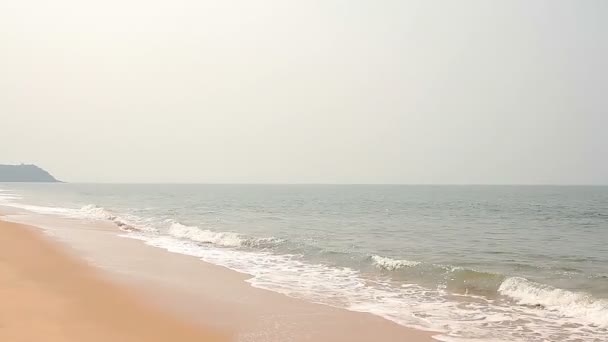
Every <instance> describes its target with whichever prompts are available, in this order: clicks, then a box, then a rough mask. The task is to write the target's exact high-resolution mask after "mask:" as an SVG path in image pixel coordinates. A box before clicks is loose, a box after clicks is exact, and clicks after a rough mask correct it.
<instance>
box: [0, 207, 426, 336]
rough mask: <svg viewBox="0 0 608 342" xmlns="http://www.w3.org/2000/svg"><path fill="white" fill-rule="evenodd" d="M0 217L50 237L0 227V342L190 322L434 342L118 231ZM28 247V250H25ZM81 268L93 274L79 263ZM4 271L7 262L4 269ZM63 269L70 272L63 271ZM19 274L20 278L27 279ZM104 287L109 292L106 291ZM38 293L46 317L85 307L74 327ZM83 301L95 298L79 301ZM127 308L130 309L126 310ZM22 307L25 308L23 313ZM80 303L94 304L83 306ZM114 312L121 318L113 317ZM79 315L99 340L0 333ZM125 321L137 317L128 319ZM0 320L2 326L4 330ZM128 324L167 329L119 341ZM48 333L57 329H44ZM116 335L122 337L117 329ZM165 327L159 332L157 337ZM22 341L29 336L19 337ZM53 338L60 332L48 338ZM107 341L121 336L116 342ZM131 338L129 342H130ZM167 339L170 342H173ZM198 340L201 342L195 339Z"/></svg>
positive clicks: (246, 331)
mask: <svg viewBox="0 0 608 342" xmlns="http://www.w3.org/2000/svg"><path fill="white" fill-rule="evenodd" d="M0 210H1V212H0V214H1V213H4V214H7V215H9V216H7V218H8V219H10V220H12V221H22V222H27V224H31V225H35V226H40V227H46V228H45V229H44V231H46V232H48V233H50V234H52V239H51V238H49V237H48V236H47V235H46V234H43V233H42V231H43V230H42V229H41V228H37V227H30V226H24V225H15V224H7V223H2V226H1V227H0V304H2V303H3V302H4V301H5V300H4V297H5V296H6V295H5V294H4V293H5V291H7V290H9V289H10V291H13V292H11V294H9V296H10V297H15V296H17V295H18V296H19V298H20V299H18V300H17V301H15V302H14V303H13V304H11V305H12V306H13V308H12V309H10V308H7V307H4V306H1V305H0V341H2V342H4V341H5V340H7V341H36V342H37V341H51V342H55V341H79V342H80V341H98V340H104V341H132V340H137V341H148V340H149V341H171V340H175V341H190V340H189V339H188V338H182V337H180V336H181V335H179V333H175V332H174V331H175V330H179V329H173V328H172V327H169V325H168V324H167V323H166V322H167V321H170V322H172V323H171V324H170V325H171V326H178V325H180V324H181V326H185V324H184V323H179V322H176V320H182V321H184V322H188V323H189V324H197V325H200V326H201V327H203V328H211V329H212V330H213V331H229V332H230V333H231V335H232V340H235V341H237V340H238V341H247V342H287V341H289V342H369V341H377V342H384V341H388V342H427V341H433V340H434V339H432V337H431V336H432V335H433V333H430V332H426V331H419V330H414V329H409V328H405V327H403V326H400V325H397V324H395V323H393V322H390V321H388V320H385V319H383V318H381V317H378V316H374V315H371V314H367V313H358V312H352V311H347V310H344V309H339V308H334V307H330V306H326V305H320V304H313V303H310V302H307V301H303V300H299V299H295V298H291V297H288V296H285V295H282V294H279V293H276V292H270V291H266V290H261V289H257V288H253V287H252V286H250V285H249V284H247V283H246V282H245V281H246V279H247V278H248V276H247V275H245V274H241V273H237V272H234V271H232V270H229V269H226V268H223V267H221V266H216V265H213V264H209V263H206V262H203V261H201V260H199V259H198V258H196V257H190V256H186V255H182V254H176V253H169V252H167V251H165V250H164V249H160V248H156V247H151V246H148V245H145V244H144V243H142V242H141V241H137V240H133V239H126V238H122V237H119V236H117V233H120V231H119V230H117V228H116V226H114V225H112V224H103V223H92V222H87V221H80V220H76V221H74V220H64V219H58V218H53V217H50V216H46V215H33V214H32V213H26V216H24V217H25V218H26V219H21V217H20V216H19V212H18V211H14V210H12V209H7V208H4V207H2V208H0ZM4 227H8V228H4ZM12 241H16V242H12ZM17 242H18V243H19V244H21V246H19V245H18V244H17ZM28 243H29V244H33V245H32V246H27V244H28ZM4 245H7V246H10V248H9V249H5V250H2V249H4ZM34 245H35V246H34ZM57 248H60V250H57ZM9 252H10V254H11V257H12V259H11V260H12V261H11V262H8V263H7V262H6V260H8V259H7V257H6V256H4V255H5V254H6V255H8V254H7V253H9ZM47 254H50V255H55V256H59V257H60V259H61V262H60V264H61V265H70V266H68V267H62V268H63V269H67V271H68V272H67V273H66V272H65V271H62V272H61V273H58V272H56V271H55V270H54V268H55V267H57V266H56V264H57V262H56V261H53V258H48V257H47V256H46V255H47ZM40 259H43V260H45V261H44V263H39V262H38V261H37V260H40ZM76 260H78V261H76ZM85 260H86V261H87V262H88V263H89V264H92V265H94V266H95V267H93V266H86V265H84V261H85ZM66 263H67V264H66ZM5 264H8V265H9V266H10V268H9V267H7V266H6V265H5ZM16 265H21V267H22V268H23V267H25V266H27V265H29V266H28V267H29V271H28V272H20V273H19V274H22V275H21V276H20V277H17V278H15V279H14V280H11V283H12V285H10V286H7V285H4V284H9V282H8V281H5V280H4V279H5V278H7V277H8V276H9V275H11V274H13V277H14V275H15V274H16V273H17V272H16V270H15V269H16ZM100 268H101V270H102V271H101V272H100ZM70 269H72V271H71V272H70ZM76 269H77V270H76ZM51 270H52V271H51ZM9 271H10V272H9ZM24 275H28V277H25V276H24ZM7 279H8V278H7ZM31 279H33V280H31ZM87 279H88V280H87ZM43 281H44V282H43ZM45 282H49V284H51V285H52V284H54V283H59V284H61V286H58V285H53V286H48V285H45V284H46V283H45ZM81 283H86V284H87V285H86V288H90V287H93V285H95V286H94V287H93V291H87V292H86V293H89V294H88V295H86V294H85V295H83V294H81V293H77V296H76V297H78V298H80V299H77V300H72V299H70V297H69V296H74V292H78V291H80V290H79V289H80V288H82V285H76V284H81ZM109 283H111V284H113V285H110V284H109ZM31 284H34V285H36V284H38V285H36V286H37V287H35V288H30V287H29V286H33V285H31ZM40 288H43V289H44V288H49V289H50V288H54V289H55V290H53V291H46V292H45V291H44V290H40ZM110 288H111V290H109V289H110ZM104 291H105V292H104ZM129 291H136V294H137V295H133V293H134V292H133V293H129ZM17 292H18V293H17ZM13 293H14V294H13ZM100 293H107V296H108V297H113V298H114V296H117V295H118V294H119V295H120V298H119V299H113V301H110V300H108V299H103V300H101V302H99V301H97V298H98V296H97V295H98V294H100ZM39 294H44V295H45V297H44V298H45V300H47V301H50V302H51V304H52V308H53V310H54V311H58V312H64V311H66V310H65V308H70V307H71V306H66V302H72V301H74V302H76V301H79V302H81V303H86V304H81V305H83V306H84V307H82V306H81V307H80V308H79V310H80V311H79V313H74V314H73V316H75V317H77V320H73V319H72V318H65V319H64V320H63V321H62V322H63V323H61V324H63V325H59V324H58V323H57V322H59V321H58V320H57V318H56V317H54V316H58V317H61V316H59V315H48V314H46V313H47V312H49V311H50V310H47V309H46V307H47V306H51V304H41V303H45V302H44V301H39V300H31V299H28V298H30V297H32V296H37V295H39ZM87 296H93V297H94V298H93V299H91V298H88V299H87ZM82 297H84V298H82ZM142 301H144V302H142ZM126 302H128V303H129V304H125V303H126ZM24 303H27V306H25V305H24ZM89 303H94V304H95V305H88V304H89ZM132 303H134V304H132ZM100 304H101V306H99V307H98V306H97V305H100ZM15 307H20V308H26V307H27V308H28V310H31V311H32V312H36V313H37V314H36V315H33V316H32V317H37V319H36V322H33V321H32V323H29V321H28V322H26V321H25V320H24V318H23V317H29V316H30V315H29V314H27V315H26V314H25V313H21V314H19V315H14V314H12V312H15V310H17V309H15ZM64 307H65V308H64ZM117 308H120V309H117ZM123 308H128V309H129V310H131V311H130V312H128V313H127V312H126V311H123V310H122V309H123ZM158 308H162V313H164V314H165V315H164V316H163V315H162V314H161V313H159V312H158V310H159V309H158ZM117 311H120V312H118V313H117ZM132 311H138V312H139V311H141V312H143V313H145V314H147V315H148V316H151V317H144V315H142V313H137V312H132ZM80 312H82V313H80ZM114 314H116V316H114ZM6 315H8V317H10V320H8V319H5V318H4V316H6ZM98 316H100V317H101V316H103V319H104V320H106V321H105V322H106V323H103V324H102V323H101V322H98V321H99V320H100V319H99V318H98ZM167 316H169V317H167ZM86 317H88V318H87V319H86V320H85V321H86V322H88V323H87V324H88V325H89V326H93V327H94V328H95V329H96V330H95V331H96V332H95V334H93V335H95V336H103V337H100V338H98V339H91V338H87V337H86V336H84V335H76V334H84V333H86V332H87V329H89V330H91V331H92V330H93V328H86V329H85V328H82V327H83V325H82V323H78V325H77V326H78V327H81V328H79V330H78V331H75V330H74V331H72V332H71V334H72V335H69V336H68V335H65V336H64V335H59V336H60V337H62V336H63V337H64V338H63V339H61V338H59V339H56V340H52V339H46V338H45V339H42V340H40V339H38V338H32V337H31V336H33V335H27V338H23V339H7V338H5V336H6V335H3V334H5V333H7V332H8V330H2V329H3V327H11V328H10V329H11V331H12V332H11V333H12V334H13V336H19V334H20V333H21V331H20V330H19V329H20V328H19V326H20V325H19V324H21V326H33V327H37V326H40V327H41V328H40V329H38V328H36V330H37V331H41V330H42V329H43V328H44V327H46V328H44V329H50V330H51V331H53V329H55V330H61V331H62V332H61V334H65V333H64V332H63V331H68V330H69V329H71V327H72V326H75V325H76V324H72V323H74V322H80V321H82V320H83V318H86ZM113 317H116V318H113ZM133 317H137V318H136V319H133ZM112 319H115V320H112ZM30 321H31V320H30ZM157 321H163V323H161V324H155V323H154V322H157ZM4 322H7V323H6V324H4ZM125 322H129V323H128V324H127V323H125ZM142 322H143V324H142ZM145 322H148V323H145ZM150 322H151V323H150ZM114 325H116V327H115V326H114ZM132 325H134V326H137V327H139V326H142V325H143V326H148V327H149V326H155V327H159V326H162V327H163V328H162V329H161V330H163V331H166V334H165V335H161V334H160V333H159V332H158V330H159V329H158V328H156V329H154V328H151V330H150V333H151V335H152V336H154V338H156V339H151V338H150V337H143V338H139V336H141V335H137V334H140V333H146V332H148V330H145V329H143V332H140V331H139V330H137V329H136V330H137V331H136V332H133V333H132V334H136V335H130V334H127V335H125V334H126V333H127V332H129V331H128V330H126V332H125V329H126V328H130V329H135V327H132ZM57 326H62V327H63V328H61V329H58V328H53V327H57ZM49 327H50V328H49ZM117 327H119V328H120V329H122V330H117ZM165 327H167V328H166V329H165ZM184 329H185V330H184V331H193V330H194V328H192V326H186V327H185V328H184ZM103 330H105V331H103ZM207 330H208V329H206V330H205V331H207ZM99 331H103V332H99ZM116 331H120V333H116ZM152 331H153V332H154V333H152ZM27 333H28V334H30V333H33V332H31V331H28V332H27ZM55 333H56V334H59V333H58V332H56V331H55ZM48 334H49V333H48V332H47V333H45V335H48ZM108 334H111V335H112V336H109V335H108ZM181 334H182V335H183V334H184V332H183V331H182V332H181ZM40 336H43V335H40ZM66 336H67V337H66ZM83 336H84V337H83ZM115 336H126V337H124V338H123V339H119V338H116V337H115ZM130 336H136V337H135V338H134V339H131V340H130V339H129V338H130ZM167 336H171V338H167ZM173 336H177V338H174V337H173ZM198 341H206V340H205V339H204V337H203V339H199V340H198Z"/></svg>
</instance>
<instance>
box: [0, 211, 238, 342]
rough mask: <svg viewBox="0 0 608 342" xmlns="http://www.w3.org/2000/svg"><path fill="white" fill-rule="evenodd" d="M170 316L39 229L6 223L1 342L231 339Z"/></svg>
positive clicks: (1, 238) (1, 255)
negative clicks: (77, 256) (44, 234)
mask: <svg viewBox="0 0 608 342" xmlns="http://www.w3.org/2000/svg"><path fill="white" fill-rule="evenodd" d="M218 336H219V335H218V334H215V333H212V332H210V331H207V330H205V329H203V328H200V327H199V326H198V325H197V326H195V325H192V324H189V323H186V322H183V321H181V320H178V319H176V318H175V317H172V316H171V315H168V314H167V313H165V312H163V311H161V310H159V309H158V308H157V307H152V306H151V305H149V304H147V303H146V302H145V301H144V300H143V299H142V298H140V297H138V296H137V295H135V294H134V293H130V292H129V290H127V289H123V288H120V287H117V286H116V285H114V284H111V283H109V282H108V281H106V280H104V279H103V278H102V277H100V276H99V275H98V272H97V271H96V270H95V269H94V268H92V267H89V266H87V265H86V264H85V263H83V262H81V261H80V260H77V259H75V258H73V257H71V256H68V255H67V254H66V253H65V252H64V251H63V250H61V249H60V248H59V246H58V245H57V244H55V243H52V242H50V241H47V239H45V238H44V237H42V236H41V234H40V233H39V232H36V231H33V229H32V228H30V227H27V226H23V225H18V224H14V223H8V222H3V221H0V341H3V342H20V341H24V342H25V341H27V342H38V341H40V342H42V341H44V342H62V341H74V342H76V341H78V342H81V341H88V342H95V341H100V342H101V341H104V342H107V341H114V342H122V341H124V342H135V341H146V342H156V341H158V342H160V341H180V342H187V341H197V342H201V341H228V340H229V339H227V338H220V337H218Z"/></svg>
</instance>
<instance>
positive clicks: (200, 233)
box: [168, 222, 282, 247]
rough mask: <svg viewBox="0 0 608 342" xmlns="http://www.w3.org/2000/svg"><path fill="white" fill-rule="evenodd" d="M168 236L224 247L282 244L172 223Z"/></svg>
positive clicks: (271, 240)
mask: <svg viewBox="0 0 608 342" xmlns="http://www.w3.org/2000/svg"><path fill="white" fill-rule="evenodd" d="M168 233H169V235H171V236H173V237H177V238H180V239H188V240H192V241H196V242H202V243H211V244H214V245H218V246H224V247H244V246H247V247H259V246H268V245H272V244H276V243H280V242H282V240H281V239H277V238H274V237H271V238H250V237H249V238H248V237H245V236H243V235H241V234H237V233H233V232H215V231H211V230H208V229H201V228H199V227H193V226H186V225H183V224H181V223H177V222H174V223H172V224H171V226H170V227H169V229H168Z"/></svg>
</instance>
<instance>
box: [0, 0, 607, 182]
mask: <svg viewBox="0 0 608 342" xmlns="http://www.w3.org/2000/svg"><path fill="white" fill-rule="evenodd" d="M0 28H1V29H0V40H1V41H2V42H3V44H2V45H3V46H2V48H0V49H1V50H2V51H1V52H2V53H0V61H1V62H2V63H1V64H0V74H1V75H2V77H0V94H1V95H0V128H1V132H2V134H0V164H19V163H33V164H37V165H38V166H40V167H42V168H44V169H45V170H47V171H49V172H50V173H51V174H53V175H54V176H55V177H56V178H58V179H60V180H62V181H66V182H73V183H199V184H403V185H417V184H421V185H465V184H471V185H535V184H539V185H542V184H546V185H594V184H597V185H607V184H608V160H607V159H606V158H605V156H607V155H608V134H607V133H606V128H607V127H608V96H606V89H607V88H606V87H607V86H606V85H607V84H608V62H607V61H608V39H606V33H607V32H608V2H606V1H600V0H596V1H594V0H589V1H566V0H556V1H548V0H546V1H534V2H529V1H522V0H517V1H473V0H468V1H459V2H457V3H456V2H455V3H445V2H441V1H384V2H371V1H362V0H359V1H331V0H330V1H307V2H301V1H295V0H286V1H279V0H268V1H260V2H256V3H252V2H249V1H245V0H232V1H224V2H209V1H194V0H177V1H171V2H169V1H161V0H155V1H142V0H125V1H117V0H110V1H107V2H104V3H83V2H79V1H74V0H58V1H55V2H52V3H51V2H46V1H41V0H24V1H19V2H8V1H7V2H4V3H2V4H0Z"/></svg>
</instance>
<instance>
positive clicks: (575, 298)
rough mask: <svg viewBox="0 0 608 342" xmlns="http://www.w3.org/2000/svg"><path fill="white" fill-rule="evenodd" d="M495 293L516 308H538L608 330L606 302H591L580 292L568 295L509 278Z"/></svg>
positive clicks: (537, 284) (565, 291) (561, 290)
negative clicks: (514, 302)
mask: <svg viewBox="0 0 608 342" xmlns="http://www.w3.org/2000/svg"><path fill="white" fill-rule="evenodd" d="M498 291H499V292H500V293H501V294H502V295H505V296H508V297H511V298H513V299H514V300H515V301H516V302H517V303H518V304H520V305H532V306H537V307H542V308H545V309H547V310H552V311H556V312H558V313H560V314H561V315H563V316H568V317H575V318H579V319H581V320H583V321H584V322H587V323H592V324H594V325H596V326H599V327H602V328H608V300H606V299H595V298H593V297H592V296H591V295H589V294H587V293H583V292H572V291H568V290H563V289H559V288H555V287H552V286H549V285H544V284H539V283H536V282H533V281H530V280H528V279H525V278H521V277H510V278H507V279H505V281H504V282H503V283H502V284H501V285H500V288H499V289H498Z"/></svg>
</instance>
